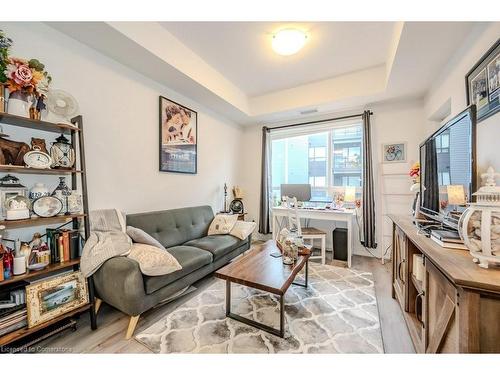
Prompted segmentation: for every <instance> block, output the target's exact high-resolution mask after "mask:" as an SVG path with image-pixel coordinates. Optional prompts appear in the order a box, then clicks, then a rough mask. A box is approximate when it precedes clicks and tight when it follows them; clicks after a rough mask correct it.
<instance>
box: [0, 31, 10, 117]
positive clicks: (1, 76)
mask: <svg viewBox="0 0 500 375" xmlns="http://www.w3.org/2000/svg"><path fill="white" fill-rule="evenodd" d="M10 46H12V39H10V38H8V37H6V36H5V33H4V32H3V31H2V30H0V112H5V82H7V76H6V75H5V69H6V67H7V60H8V57H9V48H10Z"/></svg>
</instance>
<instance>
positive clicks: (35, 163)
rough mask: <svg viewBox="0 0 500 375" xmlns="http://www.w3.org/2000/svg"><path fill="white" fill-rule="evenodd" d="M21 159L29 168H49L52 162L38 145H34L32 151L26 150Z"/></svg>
mask: <svg viewBox="0 0 500 375" xmlns="http://www.w3.org/2000/svg"><path fill="white" fill-rule="evenodd" d="M23 160H24V163H25V164H26V165H27V166H28V167H29V168H39V169H49V168H50V166H51V164H52V158H51V157H50V155H49V154H47V153H45V152H43V151H42V150H41V149H40V147H38V146H34V147H33V150H32V151H28V152H27V153H26V154H25V155H24V158H23Z"/></svg>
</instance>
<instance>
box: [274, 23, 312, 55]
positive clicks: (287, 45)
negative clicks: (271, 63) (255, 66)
mask: <svg viewBox="0 0 500 375" xmlns="http://www.w3.org/2000/svg"><path fill="white" fill-rule="evenodd" d="M306 40H307V35H306V33H305V32H303V31H301V30H297V29H283V30H280V31H278V32H277V33H276V34H274V35H273V41H272V47H273V50H274V52H276V53H277V54H279V55H282V56H290V55H293V54H295V53H297V52H299V51H300V50H301V49H302V47H304V44H306Z"/></svg>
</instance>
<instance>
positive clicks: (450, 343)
mask: <svg viewBox="0 0 500 375" xmlns="http://www.w3.org/2000/svg"><path fill="white" fill-rule="evenodd" d="M389 218H390V219H391V220H392V222H393V266H392V297H393V298H395V299H396V300H397V301H398V302H399V304H400V306H401V309H402V310H403V315H404V318H405V321H406V324H407V326H408V330H409V332H410V335H411V338H412V341H413V344H414V346H415V350H416V351H417V352H418V353H500V268H490V269H483V268H480V267H479V266H477V265H476V264H475V263H473V261H472V257H471V256H470V254H469V252H468V251H466V250H455V249H447V248H443V247H441V246H439V245H438V244H437V243H435V242H434V241H433V240H431V239H430V238H427V237H426V236H425V235H423V234H421V233H419V232H418V229H417V228H416V226H415V225H414V224H413V218H411V217H409V216H395V215H389ZM413 254H422V255H423V257H424V268H425V277H424V280H423V282H419V281H418V280H417V279H416V278H415V277H414V276H413V273H412V269H413V264H412V263H413Z"/></svg>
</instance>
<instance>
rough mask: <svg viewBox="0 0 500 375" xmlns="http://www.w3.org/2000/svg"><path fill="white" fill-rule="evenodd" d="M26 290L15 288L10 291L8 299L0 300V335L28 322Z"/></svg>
mask: <svg viewBox="0 0 500 375" xmlns="http://www.w3.org/2000/svg"><path fill="white" fill-rule="evenodd" d="M27 317H28V315H27V310H26V291H25V290H24V289H17V290H14V291H12V292H10V299H9V300H6V301H0V336H2V335H6V334H7V333H10V332H12V331H15V330H17V329H19V328H23V327H25V326H26V325H27V324H28V321H27Z"/></svg>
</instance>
